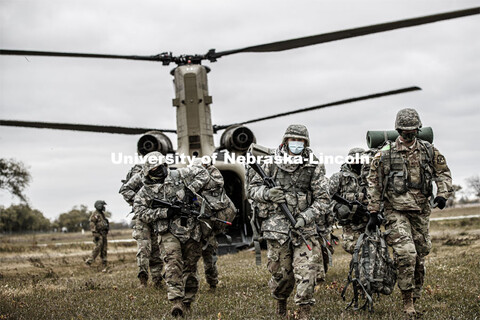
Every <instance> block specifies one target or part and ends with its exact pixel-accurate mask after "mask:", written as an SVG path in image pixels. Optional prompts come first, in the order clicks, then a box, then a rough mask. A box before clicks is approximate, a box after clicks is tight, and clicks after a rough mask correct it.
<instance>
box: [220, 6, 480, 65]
mask: <svg viewBox="0 0 480 320" xmlns="http://www.w3.org/2000/svg"><path fill="white" fill-rule="evenodd" d="M479 13H480V7H476V8H470V9H465V10H459V11H451V12H445V13H440V14H434V15H429V16H423V17H418V18H412V19H406V20H398V21H394V22H387V23H381V24H375V25H370V26H365V27H359V28H353V29H346V30H341V31H335V32H329V33H323V34H319V35H314V36H309V37H303V38H297V39H291V40H285V41H278V42H272V43H267V44H261V45H256V46H251V47H245V48H241V49H233V50H227V51H220V52H215V53H213V54H212V55H211V56H212V57H213V58H219V57H221V56H226V55H229V54H234V53H240V52H275V51H284V50H290V49H295V48H301V47H306V46H311V45H314V44H319V43H325V42H331V41H337V40H342V39H348V38H354V37H360V36H364V35H368V34H373V33H379V32H385V31H390V30H395V29H401V28H408V27H414V26H418V25H422V24H427V23H433V22H437V21H442V20H448V19H455V18H461V17H466V16H471V15H475V14H479Z"/></svg>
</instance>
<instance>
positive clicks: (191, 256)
mask: <svg viewBox="0 0 480 320" xmlns="http://www.w3.org/2000/svg"><path fill="white" fill-rule="evenodd" d="M146 160H147V161H146V162H145V165H144V167H143V174H144V181H143V187H142V189H140V191H139V192H138V193H137V195H136V196H135V200H134V204H133V210H134V213H135V214H136V215H137V216H138V217H139V218H140V220H142V221H143V222H145V223H152V222H155V223H156V228H157V231H158V235H159V244H160V251H161V252H162V254H163V255H164V262H165V282H166V284H167V295H168V300H170V301H171V302H172V304H173V307H172V310H171V313H172V315H173V316H175V317H176V316H183V315H184V313H185V312H186V311H188V310H189V309H190V305H191V303H192V302H193V300H194V298H195V295H196V293H197V291H198V277H197V262H198V259H199V258H200V256H201V252H202V242H201V240H202V233H201V226H200V224H201V221H200V220H199V219H197V217H196V216H194V215H190V214H188V215H185V212H183V211H182V212H179V211H177V210H175V209H173V208H169V209H167V208H156V209H154V208H152V205H151V203H152V200H153V199H161V200H165V201H168V202H171V203H174V202H177V201H181V202H183V203H186V204H192V203H193V199H194V198H195V194H196V193H197V192H198V191H199V190H201V189H202V188H203V187H204V186H205V185H206V183H207V182H208V180H209V176H208V172H207V171H206V170H205V169H204V168H202V167H199V166H192V167H189V168H181V169H178V170H170V169H169V168H168V166H167V163H166V159H165V157H164V156H163V155H162V154H161V153H160V152H151V153H149V154H148V155H147V156H146ZM187 181H188V183H187Z"/></svg>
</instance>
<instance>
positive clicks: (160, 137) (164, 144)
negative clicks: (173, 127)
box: [137, 131, 173, 156]
mask: <svg viewBox="0 0 480 320" xmlns="http://www.w3.org/2000/svg"><path fill="white" fill-rule="evenodd" d="M137 150H138V153H139V154H141V155H142V156H144V155H146V154H147V153H150V152H153V151H158V152H161V153H162V154H164V155H165V154H167V153H173V146H172V141H171V140H170V139H169V138H168V137H167V136H166V135H165V134H164V133H162V132H160V131H149V132H147V133H145V134H144V135H143V136H142V137H141V138H140V139H139V140H138V143H137Z"/></svg>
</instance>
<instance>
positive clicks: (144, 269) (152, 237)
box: [132, 219, 163, 282]
mask: <svg viewBox="0 0 480 320" xmlns="http://www.w3.org/2000/svg"><path fill="white" fill-rule="evenodd" d="M132 237H133V239H135V240H136V241H137V265H138V276H139V277H140V275H141V274H145V275H147V277H148V269H149V268H150V274H151V276H152V280H153V281H154V282H158V281H161V280H162V269H163V260H162V258H161V254H160V247H159V245H158V237H157V235H156V234H155V232H154V228H153V224H147V223H145V222H143V221H141V220H140V219H135V225H134V226H133V232H132Z"/></svg>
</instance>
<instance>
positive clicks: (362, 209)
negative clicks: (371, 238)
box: [332, 193, 383, 226]
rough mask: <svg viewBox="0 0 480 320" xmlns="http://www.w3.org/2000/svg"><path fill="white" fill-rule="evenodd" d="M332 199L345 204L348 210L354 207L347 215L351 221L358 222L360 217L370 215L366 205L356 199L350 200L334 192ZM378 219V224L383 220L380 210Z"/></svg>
mask: <svg viewBox="0 0 480 320" xmlns="http://www.w3.org/2000/svg"><path fill="white" fill-rule="evenodd" d="M332 200H335V201H337V202H338V203H341V204H344V205H346V206H347V207H348V208H349V209H350V210H352V209H353V208H356V210H355V212H353V213H352V214H350V216H349V217H348V218H349V219H352V221H353V223H357V222H359V221H360V219H361V218H362V217H364V216H366V217H370V211H368V209H367V206H366V205H364V204H363V203H361V202H360V201H358V200H352V201H350V200H347V199H345V198H344V197H342V196H340V195H339V194H338V193H335V194H334V195H333V196H332ZM378 219H379V221H380V224H381V223H382V221H383V214H382V211H381V212H379V213H378ZM378 226H380V225H378Z"/></svg>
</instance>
